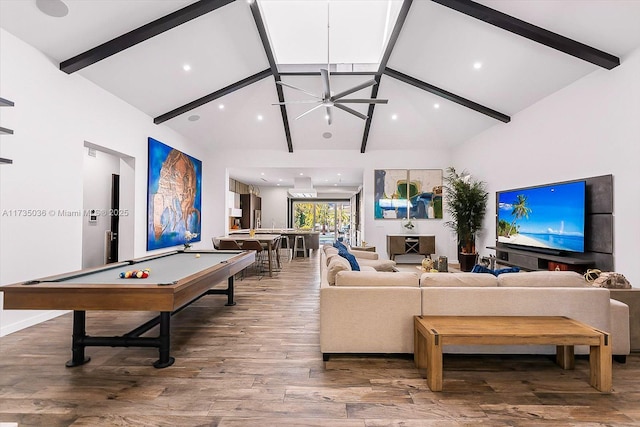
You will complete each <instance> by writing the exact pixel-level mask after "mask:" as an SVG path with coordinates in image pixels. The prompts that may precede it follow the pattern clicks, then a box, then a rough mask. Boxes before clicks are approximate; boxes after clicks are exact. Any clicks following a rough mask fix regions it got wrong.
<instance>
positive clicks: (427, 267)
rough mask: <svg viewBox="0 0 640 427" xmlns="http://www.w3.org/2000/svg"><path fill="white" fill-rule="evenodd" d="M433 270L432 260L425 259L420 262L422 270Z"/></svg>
mask: <svg viewBox="0 0 640 427" xmlns="http://www.w3.org/2000/svg"><path fill="white" fill-rule="evenodd" d="M432 268H433V260H432V259H431V258H428V257H427V258H425V259H423V260H422V270H424V271H431V269H432Z"/></svg>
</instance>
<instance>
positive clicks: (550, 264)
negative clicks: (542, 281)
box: [487, 246, 594, 273]
mask: <svg viewBox="0 0 640 427" xmlns="http://www.w3.org/2000/svg"><path fill="white" fill-rule="evenodd" d="M487 249H493V250H495V251H496V262H497V263H498V264H503V265H508V266H516V267H520V268H522V269H524V270H556V269H557V270H572V271H577V272H579V273H583V272H585V271H586V270H587V269H588V268H592V267H593V264H594V261H592V260H588V259H580V258H574V257H571V256H563V255H553V254H549V253H544V252H533V251H527V250H522V249H513V248H509V247H507V246H500V247H496V246H487Z"/></svg>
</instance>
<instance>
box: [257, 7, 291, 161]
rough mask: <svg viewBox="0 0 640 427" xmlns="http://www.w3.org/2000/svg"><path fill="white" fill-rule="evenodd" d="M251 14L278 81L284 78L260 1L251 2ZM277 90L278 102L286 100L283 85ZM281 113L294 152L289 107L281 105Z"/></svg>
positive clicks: (288, 143)
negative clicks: (279, 70) (279, 68)
mask: <svg viewBox="0 0 640 427" xmlns="http://www.w3.org/2000/svg"><path fill="white" fill-rule="evenodd" d="M250 7H251V14H252V15H253V20H254V21H255V22H256V28H257V29H258V33H259V34H260V40H262V46H263V47H264V53H265V54H266V55H267V60H268V61H269V66H270V67H271V73H272V74H273V78H274V79H275V81H276V82H279V81H281V80H282V78H281V76H280V73H279V72H278V65H277V64H276V58H275V56H274V55H273V50H272V49H271V45H270V44H269V36H268V35H267V30H266V28H265V26H264V21H263V20H262V14H261V13H260V8H259V7H258V2H257V1H253V2H251V6H250ZM276 92H277V94H278V102H285V101H284V91H283V90H282V86H281V85H279V84H276ZM280 114H281V115H282V125H283V126H284V134H285V137H286V139H287V148H288V150H289V152H290V153H293V141H292V140H291V129H290V128H289V118H288V116H287V107H286V106H285V105H280Z"/></svg>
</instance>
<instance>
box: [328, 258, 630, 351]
mask: <svg viewBox="0 0 640 427" xmlns="http://www.w3.org/2000/svg"><path fill="white" fill-rule="evenodd" d="M329 252H330V253H331V251H329ZM343 261H344V262H343ZM345 263H346V265H345ZM320 278H321V282H320V350H321V351H322V353H323V355H324V358H325V360H327V359H328V357H329V355H330V354H336V353H413V316H415V315H420V314H422V315H456V316H464V315H501V316H514V315H519V316H523V315H524V316H527V315H531V316H567V317H571V318H573V319H576V320H579V321H581V322H584V323H586V324H589V325H591V326H594V327H596V328H599V329H601V330H604V331H607V332H610V333H611V338H612V347H613V355H614V356H616V358H617V359H618V360H620V359H623V358H624V356H626V355H627V354H629V351H630V342H629V307H628V306H627V305H626V304H623V303H621V302H619V301H616V300H612V299H611V298H610V295H609V290H608V289H603V288H593V287H591V286H589V285H588V284H587V283H586V282H585V281H584V279H583V278H582V276H581V275H579V274H577V273H573V272H564V271H563V272H556V271H551V272H547V271H541V272H526V273H525V272H520V273H505V274H501V275H499V276H498V277H495V276H493V275H491V274H487V273H423V274H420V275H419V274H418V272H416V273H407V272H384V271H383V272H380V271H376V270H374V269H372V268H367V267H362V271H351V269H350V267H349V263H348V262H346V260H344V258H342V257H340V256H337V255H335V256H334V255H331V256H329V257H327V254H326V253H325V250H324V249H323V248H321V250H320ZM444 350H445V352H446V353H454V352H459V353H492V354H495V353H504V354H555V347H552V346H449V347H445V349H444ZM575 351H576V354H587V353H588V348H586V347H576V349H575Z"/></svg>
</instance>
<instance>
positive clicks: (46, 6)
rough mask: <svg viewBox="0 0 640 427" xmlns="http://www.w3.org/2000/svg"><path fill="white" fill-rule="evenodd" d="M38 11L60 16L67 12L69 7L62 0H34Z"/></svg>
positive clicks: (65, 14) (55, 16) (56, 16)
mask: <svg viewBox="0 0 640 427" xmlns="http://www.w3.org/2000/svg"><path fill="white" fill-rule="evenodd" d="M36 6H37V7H38V9H40V12H42V13H44V14H45V15H49V16H52V17H54V18H62V17H64V16H67V15H68V14H69V8H68V7H67V5H66V4H64V2H63V1H62V0H36Z"/></svg>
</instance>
